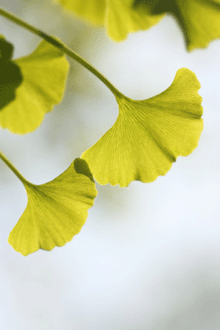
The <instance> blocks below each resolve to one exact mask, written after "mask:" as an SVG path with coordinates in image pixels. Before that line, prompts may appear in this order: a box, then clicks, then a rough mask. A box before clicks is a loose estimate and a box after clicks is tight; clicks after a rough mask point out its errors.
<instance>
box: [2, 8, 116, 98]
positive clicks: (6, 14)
mask: <svg viewBox="0 0 220 330" xmlns="http://www.w3.org/2000/svg"><path fill="white" fill-rule="evenodd" d="M0 15H1V16H3V17H5V18H7V19H8V20H10V21H12V22H13V23H15V24H17V25H19V26H21V27H23V28H25V29H26V30H28V31H30V32H32V33H34V34H36V35H37V36H38V37H40V38H43V39H44V40H46V41H47V42H49V43H51V44H52V45H53V46H55V47H57V48H59V49H60V50H61V51H63V52H64V53H65V54H66V55H68V56H70V57H71V58H73V59H74V60H75V61H77V62H78V63H80V64H81V65H82V66H84V68H86V69H87V70H89V71H90V72H92V73H93V74H94V75H95V76H96V77H97V78H98V79H100V80H101V81H102V82H103V83H104V84H105V85H106V86H107V87H108V88H109V89H110V91H111V92H112V93H113V94H114V95H115V96H119V97H120V96H121V95H122V94H121V92H119V90H118V89H117V88H115V86H114V85H113V84H112V83H111V82H110V81H109V80H108V79H106V78H105V77H104V76H103V75H102V74H101V73H100V72H99V71H98V70H96V69H95V68H94V67H93V66H92V65H91V64H89V63H88V62H87V61H86V60H84V59H83V58H82V57H81V56H79V55H78V54H77V53H75V52H74V51H73V50H71V49H70V48H68V47H67V46H66V45H65V44H63V43H62V42H60V41H59V40H57V39H56V38H55V37H52V36H50V35H48V34H46V33H45V32H43V31H41V30H39V29H37V28H35V27H34V26H32V25H30V24H28V23H26V22H25V21H23V20H21V19H20V18H19V17H17V16H15V15H13V14H11V13H10V12H8V11H6V10H4V9H2V8H0Z"/></svg>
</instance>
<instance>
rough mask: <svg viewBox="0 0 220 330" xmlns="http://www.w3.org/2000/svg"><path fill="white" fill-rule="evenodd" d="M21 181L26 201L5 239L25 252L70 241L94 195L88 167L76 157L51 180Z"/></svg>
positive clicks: (76, 231)
mask: <svg viewBox="0 0 220 330" xmlns="http://www.w3.org/2000/svg"><path fill="white" fill-rule="evenodd" d="M23 184H24V186H25V189H26V191H27V195H28V203H27V206H26V209H25V211H24V213H23V214H22V216H21V218H20V220H19V221H18V223H17V224H16V226H15V227H14V229H13V230H12V231H11V233H10V235H9V238H8V242H9V243H10V244H11V245H12V247H13V248H14V249H15V250H16V251H18V252H21V254H23V255H25V256H26V255H28V254H30V253H32V252H35V251H37V250H39V249H43V250H52V249H53V248H54V247H55V246H63V245H65V244H66V243H67V242H69V241H71V239H72V238H73V236H74V235H76V234H78V233H79V231H80V230H81V228H82V226H83V225H84V223H85V221H86V218H87V215H88V209H89V208H90V207H91V206H93V203H94V198H95V197H96V195H97V190H96V188H95V183H94V180H93V177H92V174H91V172H90V170H89V167H88V165H87V163H86V162H85V161H84V160H82V159H80V158H77V159H75V160H74V162H73V163H72V164H71V165H70V167H69V168H68V169H67V170H66V171H65V172H63V173H62V174H61V175H60V176H58V177H57V178H55V179H54V180H53V181H50V182H48V183H45V184H42V185H34V184H31V183H29V182H27V181H23Z"/></svg>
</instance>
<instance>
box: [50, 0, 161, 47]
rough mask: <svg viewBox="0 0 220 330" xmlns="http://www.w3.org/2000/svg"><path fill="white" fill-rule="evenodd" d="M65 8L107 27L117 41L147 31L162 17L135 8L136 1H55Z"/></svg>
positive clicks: (146, 8)
mask: <svg viewBox="0 0 220 330" xmlns="http://www.w3.org/2000/svg"><path fill="white" fill-rule="evenodd" d="M55 1H58V2H59V3H60V4H61V5H62V6H63V7H64V8H66V9H68V10H69V11H71V12H74V13H75V14H77V15H79V16H81V17H83V18H85V19H87V20H89V21H90V22H92V23H95V24H98V25H102V26H105V27H106V29H107V31H108V34H109V36H110V37H111V38H112V39H113V40H115V41H122V40H124V39H125V38H126V37H127V35H128V33H130V32H135V31H138V30H146V29H148V28H150V27H151V26H152V25H154V24H156V23H158V22H159V20H160V19H161V18H162V17H163V14H162V15H161V14H160V15H151V13H150V12H149V9H148V7H146V6H144V8H141V9H139V8H135V7H133V2H134V0H108V1H107V0H84V1H82V0H74V1H73V0H55Z"/></svg>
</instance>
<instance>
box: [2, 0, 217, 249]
mask: <svg viewBox="0 0 220 330" xmlns="http://www.w3.org/2000/svg"><path fill="white" fill-rule="evenodd" d="M56 1H58V2H59V3H60V4H61V5H63V6H64V8H66V9H68V10H70V11H72V12H75V13H76V14H77V15H80V16H82V17H84V18H86V19H87V20H89V21H91V22H93V23H94V24H98V25H103V26H105V27H106V28H107V30H108V34H109V35H110V37H111V38H112V39H114V40H116V41H121V40H124V39H125V38H126V37H127V35H128V33H130V32H135V31H138V30H146V29H149V28H150V27H151V26H153V25H155V24H157V23H158V22H159V20H160V19H161V18H162V17H163V16H164V15H165V14H166V13H171V14H172V15H173V16H175V17H176V19H177V20H178V22H179V24H180V26H181V27H182V30H183V33H184V35H185V38H186V43H187V46H188V49H193V48H197V47H206V46H207V44H208V43H209V42H210V41H211V40H213V39H215V38H219V37H220V23H219V22H220V0H213V1H206V0H191V1H189V0H186V1H183V0H176V1H174V0H168V1H163V0H154V1H153V0H109V1H107V0H85V1H82V0H74V1H73V0H56ZM0 15H2V16H4V17H6V18H8V19H10V20H11V21H12V22H14V23H16V24H18V25H20V26H21V27H24V28H26V29H27V30H29V31H30V32H32V33H34V34H36V35H38V36H39V37H41V38H43V39H44V41H42V42H41V43H40V45H39V46H38V47H37V49H36V50H35V51H34V52H33V53H32V54H30V55H28V56H26V57H23V58H20V59H18V60H12V55H13V45H12V44H10V43H9V42H8V41H6V40H5V38H4V37H3V36H1V35H0V126H1V127H2V128H7V129H9V130H10V131H11V132H13V133H19V134H25V133H29V132H32V131H33V130H35V129H36V128H37V127H38V126H39V125H40V124H41V122H42V120H43V118H44V115H45V114H46V113H48V112H49V111H51V110H52V108H53V106H54V105H55V104H57V103H59V102H60V101H61V100H62V97H63V94H64V90H65V84H66V77H67V74H68V67H69V66H68V62H67V60H66V58H65V54H66V55H68V56H70V57H71V58H72V59H74V60H76V61H78V62H79V63H80V64H81V65H83V66H84V67H85V68H86V69H88V70H89V71H91V72H92V73H93V74H94V75H96V76H97V78H99V79H100V80H101V81H102V82H103V83H104V84H105V85H106V86H107V87H108V88H109V90H110V91H111V92H112V93H113V94H114V96H115V97H116V100H117V103H118V107H119V115H118V118H117V120H116V122H115V124H114V125H113V127H112V128H111V129H110V130H108V131H107V132H106V133H105V134H104V135H103V137H101V138H100V140H99V141H98V142H97V143H95V144H94V145H93V146H92V147H91V148H90V149H88V150H86V151H85V152H84V153H83V154H82V156H81V157H82V159H79V158H78V159H76V160H75V161H74V162H73V163H72V164H71V166H70V167H69V168H68V169H67V170H66V171H65V172H64V173H62V174H61V175H60V176H58V177H57V178H56V179H54V180H53V181H51V182H48V183H46V184H42V185H34V184H31V183H30V182H28V181H27V180H26V179H24V178H23V177H22V176H21V175H20V173H18V171H17V170H16V169H15V168H14V166H13V165H12V164H11V163H10V162H9V161H8V160H7V159H6V158H5V156H4V155H3V154H2V153H1V152H0V159H1V160H3V161H4V162H5V164H6V165H7V166H8V167H9V168H10V169H11V170H12V171H13V172H14V173H15V174H16V176H17V177H18V178H19V179H20V181H21V182H22V183H23V185H24V187H25V189H26V192H27V196H28V203H27V207H26V209H25V211H24V213H23V215H22V216H21V218H20V220H19V221H18V223H17V224H16V226H15V227H14V229H13V230H12V232H11V233H10V236H9V243H10V244H11V245H12V246H13V248H14V249H15V250H16V251H18V252H21V253H22V254H23V255H28V254H30V253H32V252H35V251H37V250H38V249H44V250H51V249H53V248H54V247H55V246H63V245H64V244H65V243H66V242H69V241H70V240H71V239H72V238H73V236H74V235H76V234H77V233H79V231H80V230H81V228H82V226H83V224H84V223H85V221H86V218H87V215H88V209H89V208H90V207H91V206H92V205H93V203H94V198H95V197H96V195H97V191H96V189H95V183H94V180H93V176H94V178H95V179H96V180H97V181H98V182H99V183H100V184H107V183H110V184H111V185H117V184H119V185H120V186H121V187H126V186H128V185H129V183H130V182H131V181H134V180H139V181H142V182H152V181H154V180H156V178H157V177H158V176H160V175H165V174H166V173H167V172H168V171H169V169H170V168H171V166H172V163H173V162H175V161H176V158H177V157H178V156H187V155H189V154H190V153H191V152H192V151H193V150H194V149H195V148H196V146H197V145H198V141H199V138H200V135H201V132H202V129H203V120H202V119H201V116H202V106H201V101H202V98H201V96H200V95H199V94H198V90H199V88H200V83H199V82H198V80H197V78H196V75H195V74H194V73H193V72H191V71H190V70H188V69H185V68H184V69H180V70H178V71H177V74H176V76H175V78H174V81H173V83H172V84H171V86H170V87H169V88H167V89H166V90H165V91H164V92H162V93H161V94H159V95H157V96H154V97H152V98H150V99H147V100H142V101H135V100H132V99H130V98H128V97H126V96H124V95H123V94H121V93H120V92H119V91H118V90H117V89H116V88H115V87H114V86H113V85H112V84H111V83H110V82H109V81H108V80H107V79H106V78H105V77H104V76H103V75H102V74H101V73H100V72H98V71H97V70H96V69H95V68H94V67H92V66H91V65H90V64H89V63H87V62H86V61H85V60H84V59H82V58H81V57H80V56H79V55H77V54H76V53H75V52H73V51H72V50H70V49H69V48H68V47H67V46H65V45H64V44H63V43H62V42H59V41H58V40H57V39H56V38H54V37H51V36H49V35H47V34H46V33H44V32H42V31H40V30H38V29H36V28H34V27H33V26H31V25H29V24H28V23H26V22H24V21H22V20H20V19H19V18H18V17H15V16H13V15H12V14H11V13H8V12H6V11H5V10H3V9H1V8H0ZM88 166H89V167H88ZM89 168H90V169H91V172H90V169H89Z"/></svg>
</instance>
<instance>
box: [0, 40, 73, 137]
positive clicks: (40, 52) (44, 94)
mask: <svg viewBox="0 0 220 330" xmlns="http://www.w3.org/2000/svg"><path fill="white" fill-rule="evenodd" d="M13 65H16V66H18V67H19V69H20V70H21V73H22V77H23V82H22V83H21V85H20V86H19V87H18V88H17V90H16V99H15V100H14V101H12V102H10V103H9V104H8V105H7V106H5V107H4V109H2V110H1V111H0V126H1V127H2V128H7V129H9V130H10V131H11V132H13V133H20V134H25V133H29V132H31V131H33V130H35V129H36V128H37V127H38V126H39V125H40V124H41V122H42V120H43V118H44V115H45V114H46V113H47V112H49V111H51V110H52V108H53V106H54V104H57V103H59V102H60V101H61V100H62V97H63V93H64V89H65V83H66V77H67V73H68V62H67V60H66V58H65V55H64V54H63V52H62V51H60V50H59V49H57V48H56V47H54V46H52V45H51V44H49V43H48V42H46V41H42V42H41V43H40V45H39V46H38V47H37V49H36V50H35V51H34V52H33V53H32V54H30V55H28V56H26V57H23V58H20V59H18V60H16V61H14V62H13Z"/></svg>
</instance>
